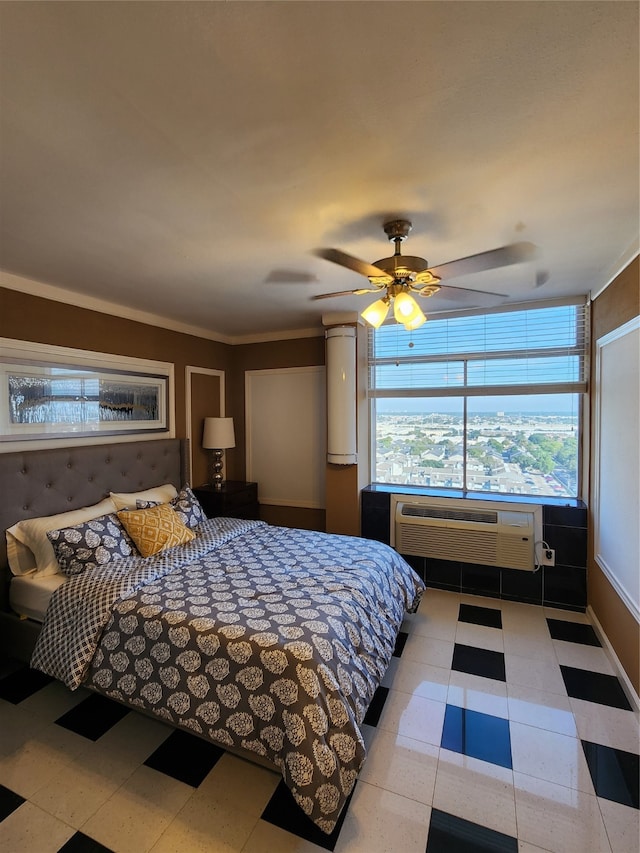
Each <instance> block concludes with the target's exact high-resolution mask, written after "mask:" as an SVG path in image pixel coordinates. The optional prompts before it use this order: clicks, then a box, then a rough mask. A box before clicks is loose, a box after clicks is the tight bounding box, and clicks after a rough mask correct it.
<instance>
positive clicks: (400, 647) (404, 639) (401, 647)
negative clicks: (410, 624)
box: [393, 631, 409, 658]
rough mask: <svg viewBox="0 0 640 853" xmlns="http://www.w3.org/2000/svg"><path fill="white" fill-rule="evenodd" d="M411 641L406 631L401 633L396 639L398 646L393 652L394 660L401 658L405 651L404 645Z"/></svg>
mask: <svg viewBox="0 0 640 853" xmlns="http://www.w3.org/2000/svg"><path fill="white" fill-rule="evenodd" d="M408 639H409V635H408V634H407V633H406V632H405V631H399V632H398V637H397V639H396V646H395V648H394V650H393V656H394V658H399V657H400V655H401V654H402V652H403V651H404V644H405V643H406V642H407V640H408Z"/></svg>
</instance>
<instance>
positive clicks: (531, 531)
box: [391, 495, 542, 571]
mask: <svg viewBox="0 0 640 853" xmlns="http://www.w3.org/2000/svg"><path fill="white" fill-rule="evenodd" d="M391 512H392V518H391V520H392V524H391V529H392V531H393V540H394V541H393V542H392V545H393V546H394V547H395V549H396V551H398V552H399V553H401V554H408V555H412V556H417V557H432V558H436V559H440V560H457V561H459V562H462V563H480V564H482V565H486V566H501V567H502V568H508V569H522V570H524V571H533V570H534V568H535V543H536V541H537V540H541V539H542V535H541V534H542V507H541V506H537V505H532V504H506V505H505V504H500V503H496V502H493V501H476V500H470V499H468V500H456V499H448V498H430V497H422V496H408V495H392V498H391Z"/></svg>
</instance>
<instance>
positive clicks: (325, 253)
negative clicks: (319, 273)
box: [314, 249, 393, 284]
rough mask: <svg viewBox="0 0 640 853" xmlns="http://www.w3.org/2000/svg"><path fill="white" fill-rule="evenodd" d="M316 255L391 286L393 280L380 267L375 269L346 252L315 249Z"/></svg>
mask: <svg viewBox="0 0 640 853" xmlns="http://www.w3.org/2000/svg"><path fill="white" fill-rule="evenodd" d="M314 255H317V256H318V257H319V258H324V259H325V261H332V262H333V263H334V264H340V266H341V267H346V268H347V269H350V270H353V271H354V272H357V273H360V275H364V276H366V277H367V278H376V279H381V278H384V279H385V280H386V281H387V282H388V283H389V284H391V282H392V281H393V278H392V277H391V276H390V275H389V273H386V272H385V271H384V270H381V269H380V268H379V267H374V265H373V264H368V263H367V262H366V261H361V260H360V258H354V257H353V255H348V254H347V253H346V252H341V251H340V249H315V251H314Z"/></svg>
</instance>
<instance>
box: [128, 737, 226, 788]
mask: <svg viewBox="0 0 640 853" xmlns="http://www.w3.org/2000/svg"><path fill="white" fill-rule="evenodd" d="M223 755H224V749H222V748H221V747H219V746H216V745H215V744H213V743H209V742H208V741H206V740H203V739H202V738H199V737H196V735H192V734H189V732H183V731H179V730H178V731H175V732H172V733H171V734H170V735H169V737H168V738H167V739H166V740H165V741H164V743H162V744H160V746H159V747H158V748H157V749H156V751H155V752H154V753H152V754H151V755H150V756H149V758H147V760H146V761H145V762H144V763H145V765H146V766H147V767H152V768H153V769H154V770H159V771H160V773H165V774H166V775H167V776H171V777H172V778H174V779H179V780H180V782H185V783H186V784H187V785H191V786H192V787H194V788H197V787H198V785H199V784H200V783H201V782H202V781H203V779H204V778H205V776H207V775H208V773H209V771H210V770H211V768H212V767H213V766H214V765H215V764H216V763H217V762H218V761H219V759H220V758H222V756H223Z"/></svg>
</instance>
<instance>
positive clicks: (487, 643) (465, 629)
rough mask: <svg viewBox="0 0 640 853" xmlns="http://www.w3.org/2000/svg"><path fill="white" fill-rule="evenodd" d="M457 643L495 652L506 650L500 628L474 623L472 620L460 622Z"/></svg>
mask: <svg viewBox="0 0 640 853" xmlns="http://www.w3.org/2000/svg"><path fill="white" fill-rule="evenodd" d="M456 643H460V644H461V645H463V646H475V647H476V648H478V649H491V651H493V652H503V651H504V640H503V638H502V631H501V630H500V629H499V628H488V627H487V626H486V625H474V624H473V623H472V622H458V628H457V630H456Z"/></svg>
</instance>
